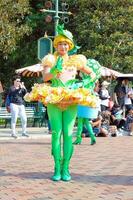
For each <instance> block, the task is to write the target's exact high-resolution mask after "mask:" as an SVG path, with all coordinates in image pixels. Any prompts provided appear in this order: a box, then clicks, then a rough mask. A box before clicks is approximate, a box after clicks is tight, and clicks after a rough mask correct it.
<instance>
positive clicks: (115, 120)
mask: <svg viewBox="0 0 133 200" xmlns="http://www.w3.org/2000/svg"><path fill="white" fill-rule="evenodd" d="M110 124H111V125H115V126H117V129H118V130H119V129H121V128H122V127H123V126H124V125H125V118H124V117H123V110H122V109H121V107H120V105H118V104H114V106H113V108H112V110H111V118H110Z"/></svg>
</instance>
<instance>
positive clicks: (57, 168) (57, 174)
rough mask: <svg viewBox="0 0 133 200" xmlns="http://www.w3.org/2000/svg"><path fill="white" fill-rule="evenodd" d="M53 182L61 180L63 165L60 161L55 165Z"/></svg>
mask: <svg viewBox="0 0 133 200" xmlns="http://www.w3.org/2000/svg"><path fill="white" fill-rule="evenodd" d="M52 180H53V181H59V180H61V163H60V161H58V162H56V163H55V168H54V175H53V176H52Z"/></svg>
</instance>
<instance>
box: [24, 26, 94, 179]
mask: <svg viewBox="0 0 133 200" xmlns="http://www.w3.org/2000/svg"><path fill="white" fill-rule="evenodd" d="M57 32H58V35H57V36H55V38H54V41H53V45H54V48H55V49H56V51H55V53H54V54H48V55H46V56H45V57H44V58H43V59H42V64H43V67H44V70H43V79H44V82H45V83H42V84H35V85H34V87H33V88H32V91H31V92H30V93H28V94H27V95H26V96H25V100H26V101H40V102H42V103H43V104H44V105H45V106H47V111H48V116H49V120H50V125H51V129H52V155H53V157H54V164H55V166H54V175H53V176H52V180H54V181H59V180H63V181H69V180H71V175H70V173H69V164H70V159H71V157H72V153H73V144H72V131H73V127H74V124H75V119H76V116H77V105H78V104H80V105H87V106H90V107H95V105H96V101H97V100H96V96H95V95H93V94H92V93H91V91H89V89H88V88H85V87H84V86H85V85H86V83H87V84H88V81H87V80H85V81H84V80H83V81H79V80H77V79H75V77H76V74H77V72H78V71H82V72H83V73H86V74H88V75H89V76H90V77H91V80H92V81H93V79H94V78H95V73H94V72H93V70H92V69H91V68H89V67H88V66H87V59H86V57H85V56H84V55H80V54H79V55H77V54H72V53H73V52H75V50H76V45H75V43H74V40H73V36H72V34H71V32H69V31H67V30H64V26H63V25H58V27H57ZM49 80H51V83H49ZM46 82H47V83H46ZM61 135H63V144H62V146H63V148H61ZM62 149H63V152H62Z"/></svg>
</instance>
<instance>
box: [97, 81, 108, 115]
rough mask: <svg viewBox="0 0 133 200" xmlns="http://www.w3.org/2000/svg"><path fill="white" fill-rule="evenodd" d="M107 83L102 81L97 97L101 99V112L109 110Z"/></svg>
mask: <svg viewBox="0 0 133 200" xmlns="http://www.w3.org/2000/svg"><path fill="white" fill-rule="evenodd" d="M109 84H110V83H109V82H107V81H103V82H102V84H101V89H100V91H99V97H100V99H101V111H105V110H108V109H109V99H110V95H109V91H108V86H109Z"/></svg>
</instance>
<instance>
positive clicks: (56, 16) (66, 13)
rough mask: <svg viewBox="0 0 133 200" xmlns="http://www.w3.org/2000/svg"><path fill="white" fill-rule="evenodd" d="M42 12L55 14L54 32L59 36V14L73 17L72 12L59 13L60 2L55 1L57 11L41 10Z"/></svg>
mask: <svg viewBox="0 0 133 200" xmlns="http://www.w3.org/2000/svg"><path fill="white" fill-rule="evenodd" d="M40 11H41V12H47V13H54V14H55V16H54V30H55V35H57V34H58V33H57V31H56V27H57V26H58V23H59V19H60V17H59V14H65V15H71V14H72V13H71V12H66V11H59V1H58V0H55V10H46V9H41V10H40Z"/></svg>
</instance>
